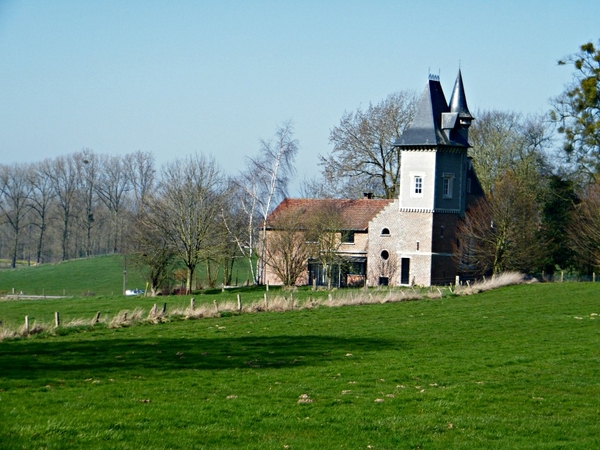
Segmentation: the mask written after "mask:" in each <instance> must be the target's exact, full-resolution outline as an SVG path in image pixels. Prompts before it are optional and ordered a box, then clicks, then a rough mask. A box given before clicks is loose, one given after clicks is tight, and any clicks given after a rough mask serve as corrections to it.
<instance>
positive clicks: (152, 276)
mask: <svg viewBox="0 0 600 450" xmlns="http://www.w3.org/2000/svg"><path fill="white" fill-rule="evenodd" d="M149 199H150V198H149ZM148 214H149V211H145V212H140V214H138V215H137V217H136V221H135V226H134V227H133V230H134V231H133V233H132V236H133V239H134V241H135V243H136V250H135V252H134V253H133V261H134V263H135V264H136V265H138V266H141V267H143V268H144V269H146V270H147V275H148V279H149V281H150V293H151V295H152V296H153V297H154V296H156V295H157V294H158V293H159V291H160V289H161V287H162V286H163V285H164V284H165V282H166V281H167V280H168V279H169V277H170V275H171V274H172V270H173V265H174V259H175V256H176V255H175V250H174V248H173V246H172V245H171V243H170V242H169V240H168V236H167V235H165V233H164V232H163V227H162V226H158V225H159V224H158V223H157V221H156V220H154V219H153V218H152V217H151V216H149V215H148Z"/></svg>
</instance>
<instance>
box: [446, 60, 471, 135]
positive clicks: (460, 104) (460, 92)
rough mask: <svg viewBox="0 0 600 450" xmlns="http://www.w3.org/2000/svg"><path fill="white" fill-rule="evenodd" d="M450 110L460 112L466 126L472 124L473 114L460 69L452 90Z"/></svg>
mask: <svg viewBox="0 0 600 450" xmlns="http://www.w3.org/2000/svg"><path fill="white" fill-rule="evenodd" d="M450 112H453V113H458V117H459V120H460V121H461V124H463V125H464V126H467V127H468V126H469V125H471V121H472V120H473V116H472V115H471V113H470V112H469V107H468V106H467V97H466V96H465V88H464V86H463V81H462V73H461V72H460V69H458V76H457V77H456V82H455V83H454V89H453V90H452V96H451V97H450Z"/></svg>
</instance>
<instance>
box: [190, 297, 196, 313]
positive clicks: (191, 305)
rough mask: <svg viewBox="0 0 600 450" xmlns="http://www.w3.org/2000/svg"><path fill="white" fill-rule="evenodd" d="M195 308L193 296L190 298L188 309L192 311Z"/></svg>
mask: <svg viewBox="0 0 600 450" xmlns="http://www.w3.org/2000/svg"><path fill="white" fill-rule="evenodd" d="M195 308H196V299H195V298H194V297H192V298H191V300H190V309H191V310H192V311H193V310H194V309H195Z"/></svg>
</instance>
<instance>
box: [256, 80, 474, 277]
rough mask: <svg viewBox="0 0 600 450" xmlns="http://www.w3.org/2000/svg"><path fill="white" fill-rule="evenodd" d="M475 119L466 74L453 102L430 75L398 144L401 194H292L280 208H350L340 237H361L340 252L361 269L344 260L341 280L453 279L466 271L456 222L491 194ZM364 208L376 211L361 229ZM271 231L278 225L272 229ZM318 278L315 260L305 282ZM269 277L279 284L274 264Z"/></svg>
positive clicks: (367, 216) (458, 82)
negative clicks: (474, 160) (459, 260)
mask: <svg viewBox="0 0 600 450" xmlns="http://www.w3.org/2000/svg"><path fill="white" fill-rule="evenodd" d="M473 120H474V118H473V116H472V115H471V113H470V112H469V108H468V106H467V100H466V96H465V92H464V86H463V81H462V75H461V72H460V71H459V72H458V76H457V78H456V82H455V84H454V89H453V92H452V95H451V97H450V103H448V102H447V101H446V97H445V96H444V92H443V90H442V86H441V84H440V81H439V78H438V77H435V76H430V77H429V80H428V82H427V85H426V87H425V91H424V92H423V95H422V97H421V99H420V100H419V104H418V106H417V111H416V114H415V117H414V119H413V122H412V123H411V124H410V126H409V127H408V129H407V130H406V131H405V132H404V133H403V134H402V136H400V137H399V138H398V140H397V141H396V142H394V143H393V145H394V146H395V147H397V148H399V150H400V151H401V175H400V189H399V192H400V193H399V196H398V198H397V199H394V200H375V199H368V198H367V199H360V200H309V199H302V200H290V199H286V200H284V201H283V202H282V203H281V204H280V205H279V206H278V207H277V209H276V210H275V211H274V212H273V214H277V213H281V212H282V210H286V209H287V210H289V209H290V208H292V209H293V208H301V207H303V205H304V207H306V205H307V204H308V203H311V204H313V205H317V204H319V202H337V203H338V204H339V207H340V208H341V210H344V209H346V208H348V210H347V212H346V213H345V215H344V216H343V217H346V219H344V220H346V221H344V220H342V221H341V222H340V231H339V239H340V243H341V242H342V241H343V240H344V236H348V233H347V232H348V231H352V232H353V233H352V234H353V236H354V241H353V243H350V242H344V243H343V244H342V243H341V245H340V246H339V253H340V255H341V256H342V257H345V258H346V260H348V261H349V262H352V263H355V264H348V267H352V269H351V270H350V272H357V273H348V270H346V272H344V270H343V269H342V266H345V265H344V264H341V263H338V266H339V267H338V269H339V270H338V272H337V273H336V276H337V278H336V279H334V281H335V283H334V284H335V285H340V286H341V285H345V284H349V283H348V280H356V279H358V278H357V276H358V275H360V276H362V277H364V279H366V280H367V283H368V284H369V285H370V286H376V285H388V284H389V285H409V284H417V285H423V286H429V285H432V284H444V283H448V282H452V281H454V279H455V276H456V275H457V274H458V270H457V265H456V263H455V261H454V258H453V257H452V256H453V248H454V244H455V242H456V236H455V229H456V225H457V223H458V221H459V220H460V218H461V217H463V216H464V214H465V211H466V209H467V207H468V205H469V204H471V203H472V202H473V201H474V200H475V199H476V198H478V197H480V196H482V195H483V192H482V190H481V187H480V185H479V182H478V180H477V177H476V175H475V173H474V171H473V166H472V164H471V161H470V159H469V157H468V155H467V151H468V148H469V143H468V130H469V126H470V125H471V122H472V121H473ZM368 202H373V203H371V204H369V203H368ZM369 205H370V206H369ZM358 210H361V211H365V212H367V211H368V213H365V214H363V215H362V216H361V217H362V220H363V221H362V222H361V224H360V227H355V226H353V225H351V223H350V221H349V218H352V217H354V216H355V215H356V214H357V211H358ZM270 218H271V216H270ZM270 218H269V219H270ZM269 219H268V220H267V223H268V222H269ZM358 228H360V229H358ZM269 232H271V233H273V232H277V230H276V229H275V228H270V229H269ZM357 236H360V239H357V238H356V237H357ZM267 240H268V238H267ZM358 272H360V273H358ZM315 277H317V278H318V280H317V281H319V283H321V282H322V277H320V275H319V267H318V264H317V263H315V261H310V260H307V275H306V276H305V277H303V278H302V281H303V282H311V281H312V280H313V279H315ZM266 279H268V280H269V282H271V283H272V284H277V279H276V277H273V273H272V272H270V271H269V270H267V278H266Z"/></svg>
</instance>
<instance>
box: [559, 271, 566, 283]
mask: <svg viewBox="0 0 600 450" xmlns="http://www.w3.org/2000/svg"><path fill="white" fill-rule="evenodd" d="M564 275H565V272H564V270H561V271H560V282H561V283H562V282H563V279H564Z"/></svg>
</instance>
